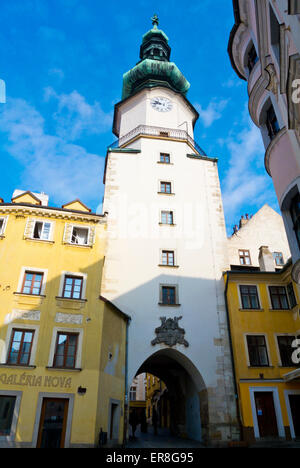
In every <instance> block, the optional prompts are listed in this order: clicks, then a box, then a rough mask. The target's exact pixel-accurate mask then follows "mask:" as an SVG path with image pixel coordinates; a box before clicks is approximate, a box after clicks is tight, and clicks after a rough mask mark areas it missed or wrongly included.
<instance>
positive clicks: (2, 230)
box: [0, 218, 7, 236]
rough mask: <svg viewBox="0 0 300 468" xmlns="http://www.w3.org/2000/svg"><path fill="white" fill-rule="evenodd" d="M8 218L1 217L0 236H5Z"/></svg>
mask: <svg viewBox="0 0 300 468" xmlns="http://www.w3.org/2000/svg"><path fill="white" fill-rule="evenodd" d="M6 220H7V218H0V236H3V234H4V231H5V226H6Z"/></svg>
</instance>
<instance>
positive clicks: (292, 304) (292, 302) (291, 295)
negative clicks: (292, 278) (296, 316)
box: [286, 283, 297, 309]
mask: <svg viewBox="0 0 300 468" xmlns="http://www.w3.org/2000/svg"><path fill="white" fill-rule="evenodd" d="M286 289H287V293H288V296H289V301H290V308H291V309H292V308H293V307H295V306H296V305H297V301H296V296H295V292H294V287H293V283H289V284H288V285H287V287H286Z"/></svg>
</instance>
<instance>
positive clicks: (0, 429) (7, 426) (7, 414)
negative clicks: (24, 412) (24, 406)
mask: <svg viewBox="0 0 300 468" xmlns="http://www.w3.org/2000/svg"><path fill="white" fill-rule="evenodd" d="M15 404H16V397H15V396H5V395H1V396H0V436H8V435H10V432H11V425H12V420H13V415H14V409H15Z"/></svg>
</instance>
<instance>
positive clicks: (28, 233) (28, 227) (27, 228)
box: [24, 218, 35, 239]
mask: <svg viewBox="0 0 300 468" xmlns="http://www.w3.org/2000/svg"><path fill="white" fill-rule="evenodd" d="M34 225H35V219H33V218H28V219H27V223H26V226H25V232H24V237H25V239H30V238H31V237H32V235H33V229H34Z"/></svg>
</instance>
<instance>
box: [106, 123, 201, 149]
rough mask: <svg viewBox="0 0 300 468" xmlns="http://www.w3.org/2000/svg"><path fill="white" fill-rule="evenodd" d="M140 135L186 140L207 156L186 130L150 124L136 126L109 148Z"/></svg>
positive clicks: (121, 144)
mask: <svg viewBox="0 0 300 468" xmlns="http://www.w3.org/2000/svg"><path fill="white" fill-rule="evenodd" d="M140 135H149V136H156V137H161V138H170V139H172V140H178V141H186V142H187V143H189V144H190V145H191V146H192V147H193V148H194V150H195V151H196V152H197V153H198V154H200V155H201V156H207V154H206V153H205V151H203V149H202V148H201V146H199V145H198V144H197V143H196V142H195V140H193V138H192V137H191V136H190V135H189V134H188V133H187V132H186V131H185V130H177V129H173V128H164V127H153V126H149V125H139V126H138V127H136V128H134V129H133V130H131V131H130V132H128V133H126V135H123V136H122V137H121V138H119V139H118V140H117V141H115V142H114V143H112V144H111V145H110V146H109V148H122V147H123V146H124V145H126V143H128V142H130V141H131V140H133V139H134V138H136V137H138V136H140Z"/></svg>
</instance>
